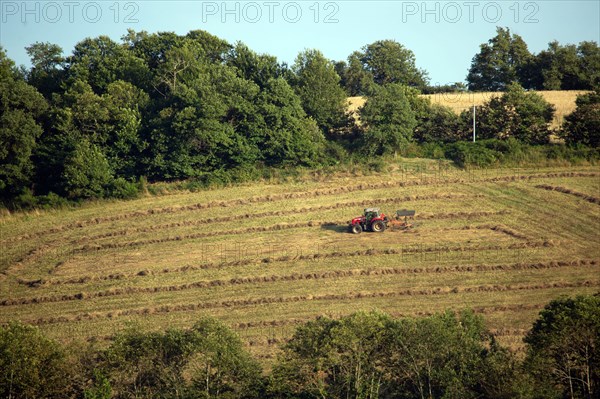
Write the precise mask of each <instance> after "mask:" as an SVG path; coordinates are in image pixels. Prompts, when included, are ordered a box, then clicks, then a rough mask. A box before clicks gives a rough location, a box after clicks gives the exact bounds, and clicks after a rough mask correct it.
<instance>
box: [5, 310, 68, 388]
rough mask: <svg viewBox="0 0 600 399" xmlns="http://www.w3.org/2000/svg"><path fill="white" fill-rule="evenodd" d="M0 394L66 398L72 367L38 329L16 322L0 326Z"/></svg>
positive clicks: (58, 348)
mask: <svg viewBox="0 0 600 399" xmlns="http://www.w3.org/2000/svg"><path fill="white" fill-rule="evenodd" d="M0 370H2V372H1V373H0V396H2V397H3V398H15V399H19V398H65V397H69V396H70V394H72V390H71V386H70V376H71V374H72V373H71V371H70V370H71V369H70V367H69V365H68V362H67V360H66V356H65V353H64V351H63V349H62V348H61V347H60V346H59V345H58V344H57V343H56V342H54V341H52V340H50V339H48V338H46V337H45V336H44V335H43V334H42V333H41V332H40V331H39V329H37V328H35V327H31V326H28V325H24V324H21V323H18V322H12V323H9V324H8V325H6V326H0Z"/></svg>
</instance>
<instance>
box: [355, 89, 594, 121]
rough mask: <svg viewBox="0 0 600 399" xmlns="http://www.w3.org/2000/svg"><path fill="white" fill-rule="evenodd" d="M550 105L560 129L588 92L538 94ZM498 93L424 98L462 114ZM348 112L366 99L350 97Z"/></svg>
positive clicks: (544, 92) (447, 94)
mask: <svg viewBox="0 0 600 399" xmlns="http://www.w3.org/2000/svg"><path fill="white" fill-rule="evenodd" d="M538 93H539V94H541V96H542V97H544V99H545V100H546V101H548V102H549V103H550V104H553V105H554V106H555V107H556V112H555V114H554V120H553V121H552V124H551V125H550V127H551V128H553V129H557V128H559V127H560V126H561V125H562V123H563V120H564V117H565V116H567V115H569V114H570V113H571V112H573V111H574V110H575V99H576V98H577V96H578V95H580V94H584V93H587V92H586V91H577V90H572V91H567V90H562V91H558V90H557V91H540V92H538ZM501 94H502V93H498V92H477V93H474V92H457V93H437V94H426V95H423V97H426V98H429V99H430V100H431V103H432V104H440V105H444V106H447V107H450V108H452V110H453V111H454V112H456V113H457V114H460V113H461V112H462V111H464V110H465V109H469V108H472V107H473V105H482V104H483V103H485V102H487V101H489V100H490V99H491V98H492V97H494V96H498V95H501ZM348 102H349V106H348V110H349V111H350V112H356V111H358V108H360V107H361V106H362V105H364V103H365V98H364V97H349V98H348Z"/></svg>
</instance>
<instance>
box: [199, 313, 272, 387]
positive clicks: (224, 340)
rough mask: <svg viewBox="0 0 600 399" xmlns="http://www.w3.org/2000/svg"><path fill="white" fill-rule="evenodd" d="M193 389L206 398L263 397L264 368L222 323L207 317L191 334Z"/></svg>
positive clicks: (200, 321)
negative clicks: (262, 375) (262, 376)
mask: <svg viewBox="0 0 600 399" xmlns="http://www.w3.org/2000/svg"><path fill="white" fill-rule="evenodd" d="M190 342H191V344H192V347H193V348H194V354H193V356H192V357H191V358H190V360H189V363H188V369H189V372H190V374H191V375H192V386H193V387H194V389H195V390H197V391H198V392H202V393H203V396H201V397H206V398H251V397H260V390H261V389H262V388H261V385H262V381H261V367H260V365H259V364H258V363H257V362H256V361H255V360H254V359H252V357H251V356H250V355H249V354H248V353H247V352H246V351H245V350H244V347H243V344H242V341H241V340H240V338H239V337H238V336H237V335H236V334H235V333H234V332H232V331H231V330H230V329H229V328H228V327H226V326H225V325H224V324H223V323H221V322H219V321H218V320H215V319H212V318H203V319H201V320H199V321H198V322H197V323H196V324H195V325H194V327H193V328H192V330H191V332H190Z"/></svg>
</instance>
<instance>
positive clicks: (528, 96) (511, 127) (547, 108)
mask: <svg viewBox="0 0 600 399" xmlns="http://www.w3.org/2000/svg"><path fill="white" fill-rule="evenodd" d="M471 112H472V111H471V110H466V111H463V112H462V114H461V119H462V123H463V126H464V130H465V131H468V132H470V134H473V129H472V127H471V123H472V113H471ZM553 116H554V106H553V105H551V104H549V103H548V102H547V101H546V100H544V98H543V97H542V96H540V95H539V94H537V93H528V92H526V91H525V90H523V88H522V87H521V86H519V85H518V84H512V85H510V86H509V87H508V90H507V91H506V92H505V93H504V94H502V96H499V97H493V98H492V99H490V101H488V102H487V103H485V104H484V105H482V106H480V107H477V112H476V129H477V132H476V134H477V138H478V139H494V138H495V139H503V140H505V139H508V138H511V137H513V138H515V139H518V140H520V141H522V142H524V143H528V144H545V143H548V142H549V138H550V134H551V131H550V130H549V126H550V122H551V121H552V118H553Z"/></svg>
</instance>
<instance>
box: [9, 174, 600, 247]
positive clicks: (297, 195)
mask: <svg viewBox="0 0 600 399" xmlns="http://www.w3.org/2000/svg"><path fill="white" fill-rule="evenodd" d="M599 176H600V173H596V172H548V173H539V174H534V175H510V176H496V177H485V178H482V179H469V178H467V179H464V178H452V179H444V180H440V179H431V180H427V179H421V180H409V181H398V182H380V183H373V184H359V185H355V186H340V187H335V188H327V189H317V190H312V191H299V192H292V193H286V194H272V195H265V196H257V197H251V198H238V199H232V200H224V201H211V202H206V203H197V204H191V205H183V206H169V207H163V208H154V209H147V210H143V211H135V212H128V213H123V214H119V215H111V216H103V217H95V218H91V219H86V220H81V221H75V222H72V223H68V224H66V225H63V226H57V227H53V228H51V229H47V230H44V231H39V232H35V233H28V234H23V235H20V236H18V237H13V238H9V239H4V240H2V241H1V242H3V243H4V242H11V241H18V240H25V239H32V238H36V237H40V236H43V235H47V234H52V233H58V232H62V231H66V230H71V229H77V228H83V227H86V226H91V225H97V224H101V223H106V222H113V221H118V220H127V219H132V218H136V217H144V216H148V215H159V214H164V213H176V212H182V211H195V210H201V209H210V208H228V207H234V206H240V205H251V204H256V203H264V202H276V201H283V200H288V199H305V198H314V197H320V196H328V195H337V194H342V193H352V192H356V191H367V190H376V189H383V188H394V187H410V186H430V185H440V184H443V185H446V184H460V183H474V182H482V183H484V182H492V183H493V182H511V181H529V180H534V179H547V178H567V177H599Z"/></svg>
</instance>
